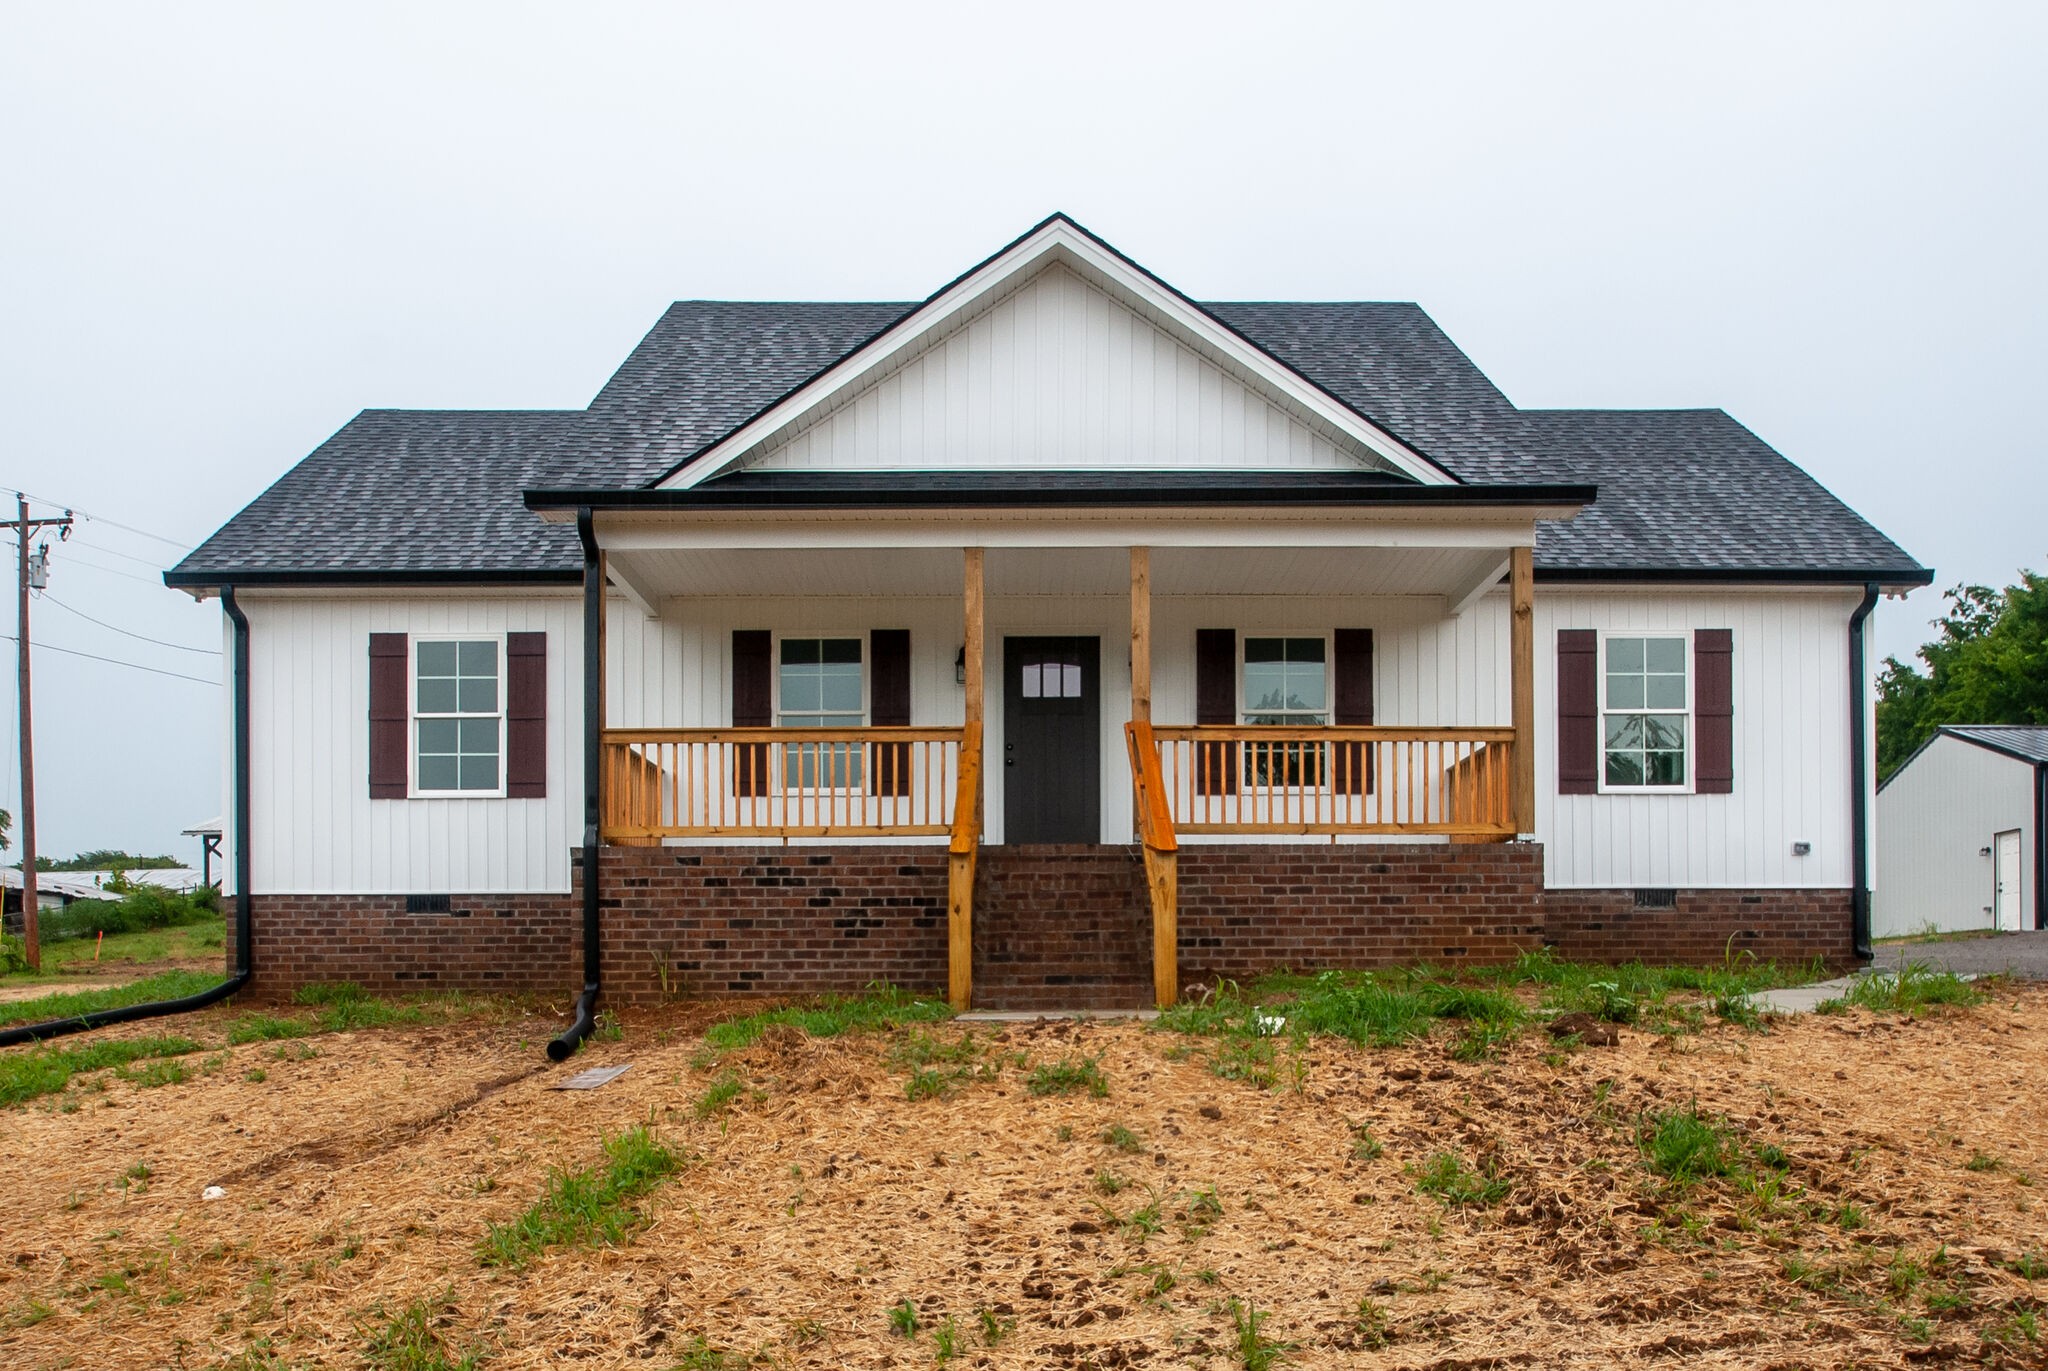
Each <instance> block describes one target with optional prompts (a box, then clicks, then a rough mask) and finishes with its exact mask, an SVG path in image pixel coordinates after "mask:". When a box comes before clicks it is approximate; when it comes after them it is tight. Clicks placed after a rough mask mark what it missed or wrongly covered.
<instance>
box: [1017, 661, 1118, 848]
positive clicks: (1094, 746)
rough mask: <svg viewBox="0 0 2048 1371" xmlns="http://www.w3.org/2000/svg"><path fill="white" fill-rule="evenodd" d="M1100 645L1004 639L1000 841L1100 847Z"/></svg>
mask: <svg viewBox="0 0 2048 1371" xmlns="http://www.w3.org/2000/svg"><path fill="white" fill-rule="evenodd" d="M1101 685H1102V640H1101V639H1099V638H1005V639H1003V840H1004V841H1005V842H1010V843H1095V842H1100V841H1102V771H1101V760H1102V758H1101V754H1102V704H1101V694H1102V692H1101Z"/></svg>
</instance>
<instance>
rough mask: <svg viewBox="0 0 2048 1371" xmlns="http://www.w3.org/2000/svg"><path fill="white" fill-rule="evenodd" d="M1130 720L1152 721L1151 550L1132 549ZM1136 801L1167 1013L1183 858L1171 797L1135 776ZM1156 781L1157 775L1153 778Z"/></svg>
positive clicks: (1158, 998)
mask: <svg viewBox="0 0 2048 1371" xmlns="http://www.w3.org/2000/svg"><path fill="white" fill-rule="evenodd" d="M1131 722H1132V723H1134V724H1150V723H1151V722H1152V549H1150V548H1148V547H1134V548H1132V549H1131ZM1133 732H1134V734H1135V735H1136V736H1134V737H1133V738H1132V739H1131V746H1132V748H1133V751H1132V754H1131V764H1132V766H1134V767H1139V768H1143V767H1145V766H1147V765H1150V764H1152V763H1153V762H1154V761H1156V759H1157V756H1158V753H1157V752H1156V751H1155V746H1156V745H1155V744H1154V743H1153V741H1152V732H1151V730H1150V729H1149V728H1142V729H1136V730H1134V731H1133ZM1132 779H1133V781H1134V784H1133V786H1132V799H1133V800H1134V802H1135V803H1137V804H1139V805H1148V806H1151V807H1152V809H1153V810H1154V813H1153V814H1150V815H1147V814H1143V813H1141V814H1138V815H1137V816H1135V817H1136V819H1137V826H1138V838H1139V842H1140V844H1141V855H1142V857H1143V859H1144V863H1145V887H1146V894H1147V896H1148V897H1149V898H1150V900H1151V902H1152V999H1153V1002H1154V1003H1155V1004H1157V1005H1158V1006H1159V1007H1160V1008H1161V1009H1165V1008H1167V1007H1168V1006H1170V1005H1171V1004H1173V1002H1174V1001H1175V1000H1178V999H1179V998H1180V918H1179V909H1178V898H1179V864H1180V858H1179V854H1178V852H1177V851H1176V850H1175V846H1174V844H1173V842H1172V840H1171V839H1170V838H1166V837H1165V836H1164V835H1163V834H1162V833H1161V832H1160V825H1161V824H1166V825H1167V826H1168V827H1170V826H1171V821H1170V820H1168V819H1166V818H1165V817H1164V816H1165V810H1164V809H1163V808H1162V806H1164V804H1165V799H1166V797H1165V796H1163V795H1161V794H1159V793H1158V791H1157V790H1156V789H1155V787H1154V786H1151V785H1148V784H1146V782H1145V778H1144V775H1143V774H1142V773H1141V774H1140V775H1138V776H1134V777H1133V778H1132ZM1153 779H1154V780H1155V781H1156V780H1157V777H1156V775H1155V776H1154V778H1153Z"/></svg>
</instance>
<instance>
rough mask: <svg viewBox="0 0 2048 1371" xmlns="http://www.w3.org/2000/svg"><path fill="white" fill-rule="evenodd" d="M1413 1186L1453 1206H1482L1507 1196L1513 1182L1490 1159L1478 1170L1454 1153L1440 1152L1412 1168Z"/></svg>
mask: <svg viewBox="0 0 2048 1371" xmlns="http://www.w3.org/2000/svg"><path fill="white" fill-rule="evenodd" d="M1410 1173H1411V1174H1412V1175H1413V1176H1414V1177H1415V1188H1416V1189H1417V1190H1420V1191H1421V1192H1422V1193H1423V1194H1425V1195H1434V1196H1436V1197H1437V1198H1438V1199H1439V1200H1442V1201H1443V1202H1444V1203H1445V1204H1447V1205H1449V1206H1451V1207H1452V1208H1459V1209H1462V1208H1472V1209H1485V1208H1488V1207H1489V1206H1491V1205H1495V1204H1498V1203H1500V1201H1502V1200H1504V1199H1506V1198H1507V1195H1508V1192H1509V1191H1510V1190H1512V1189H1514V1183H1513V1182H1512V1181H1510V1180H1508V1178H1507V1177H1505V1176H1503V1175H1501V1174H1499V1172H1498V1171H1497V1170H1496V1169H1495V1167H1494V1164H1493V1163H1492V1162H1491V1161H1487V1162H1483V1163H1481V1164H1480V1166H1479V1167H1478V1168H1477V1169H1474V1168H1472V1167H1468V1166H1466V1165H1465V1162H1464V1159H1463V1158H1461V1157H1459V1156H1458V1154H1457V1153H1455V1152H1439V1153H1437V1154H1436V1155H1435V1156H1433V1157H1431V1158H1430V1159H1429V1160H1428V1161H1426V1162H1424V1163H1423V1164H1422V1165H1421V1166H1420V1167H1411V1168H1410Z"/></svg>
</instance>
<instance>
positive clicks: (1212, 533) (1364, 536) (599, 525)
mask: <svg viewBox="0 0 2048 1371" xmlns="http://www.w3.org/2000/svg"><path fill="white" fill-rule="evenodd" d="M1090 514H1091V516H1094V517H1081V518H1074V519H1064V520H1057V521H1054V520H1046V519H1032V520H1018V519H999V518H996V519H992V518H989V517H987V516H986V514H985V513H982V512H978V511H950V512H948V511H934V512H933V513H932V514H931V515H929V516H925V515H919V516H913V517H902V516H895V517H868V518H847V519H835V520H829V521H828V520H817V521H808V522H803V523H793V522H791V521H790V520H787V519H779V518H759V517H754V518H737V517H732V516H712V517H706V518H698V519H691V520H675V519H668V520H660V521H652V520H646V519H638V518H634V517H633V516H631V515H621V514H616V513H614V514H606V513H599V514H598V516H597V521H596V532H597V538H598V542H599V543H600V544H601V545H602V546H603V547H604V548H605V549H606V551H608V552H623V553H628V554H630V553H634V552H643V551H658V550H664V549H668V550H674V549H681V548H691V549H699V550H703V549H712V550H718V549H737V548H777V549H789V550H792V551H803V550H811V549H819V548H924V547H935V548H958V547H986V548H1084V547H1196V548H1204V547H1267V548H1270V547H1299V548H1315V547H1322V548H1386V549H1396V550H1398V549H1402V548H1414V549H1425V548H1426V549H1431V550H1442V549H1447V548H1448V549H1461V548H1462V549H1472V550H1475V551H1484V552H1493V553H1498V552H1501V551H1505V550H1507V549H1510V548H1515V547H1529V546H1532V545H1533V544H1534V542H1535V536H1536V530H1535V523H1534V521H1533V520H1529V519H1521V520H1493V521H1486V522H1480V521H1476V520H1457V519H1449V520H1445V519H1438V520H1427V521H1425V520H1418V519H1404V520H1380V521H1376V522H1364V521H1359V520H1347V521H1338V520H1312V519H1306V518H1302V517H1300V516H1298V515H1290V516H1289V517H1286V518H1275V519H1233V518H1210V519H1203V520H1189V519H1172V518H1161V517H1159V515H1158V513H1157V512H1156V511H1147V510H1112V511H1101V512H1095V511H1091V512H1090Z"/></svg>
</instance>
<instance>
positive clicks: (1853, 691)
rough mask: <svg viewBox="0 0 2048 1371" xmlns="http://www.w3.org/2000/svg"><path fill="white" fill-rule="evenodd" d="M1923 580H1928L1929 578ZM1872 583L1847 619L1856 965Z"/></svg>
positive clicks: (1866, 822) (1865, 883)
mask: <svg viewBox="0 0 2048 1371" xmlns="http://www.w3.org/2000/svg"><path fill="white" fill-rule="evenodd" d="M1928 575H1929V576H1930V577H1931V576H1932V575H1933V573H1932V572H1929V573H1928ZM1877 594H1878V588H1877V583H1876V582H1875V581H1872V582H1871V583H1870V584H1868V585H1866V586H1864V587H1863V600H1862V602H1861V603H1860V604H1858V605H1857V606H1856V612H1855V613H1854V614H1851V615H1850V616H1849V846H1850V858H1849V864H1850V869H1851V874H1850V877H1849V942H1850V951H1851V952H1852V953H1853V954H1854V955H1855V957H1856V958H1857V960H1859V961H1865V962H1867V961H1870V960H1871V959H1872V958H1874V957H1875V956H1876V955H1877V954H1876V952H1875V950H1874V949H1872V947H1871V946H1870V796H1869V794H1868V793H1867V792H1868V790H1869V782H1870V737H1869V729H1868V728H1866V727H1865V725H1864V717H1863V696H1864V693H1865V692H1866V691H1868V690H1869V688H1870V683H1869V681H1867V680H1866V679H1865V677H1866V676H1867V675H1868V674H1869V673H1868V672H1867V671H1866V670H1865V669H1864V650H1863V621H1864V620H1865V619H1868V618H1869V617H1870V611H1871V610H1872V609H1874V608H1876V607H1877Z"/></svg>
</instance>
